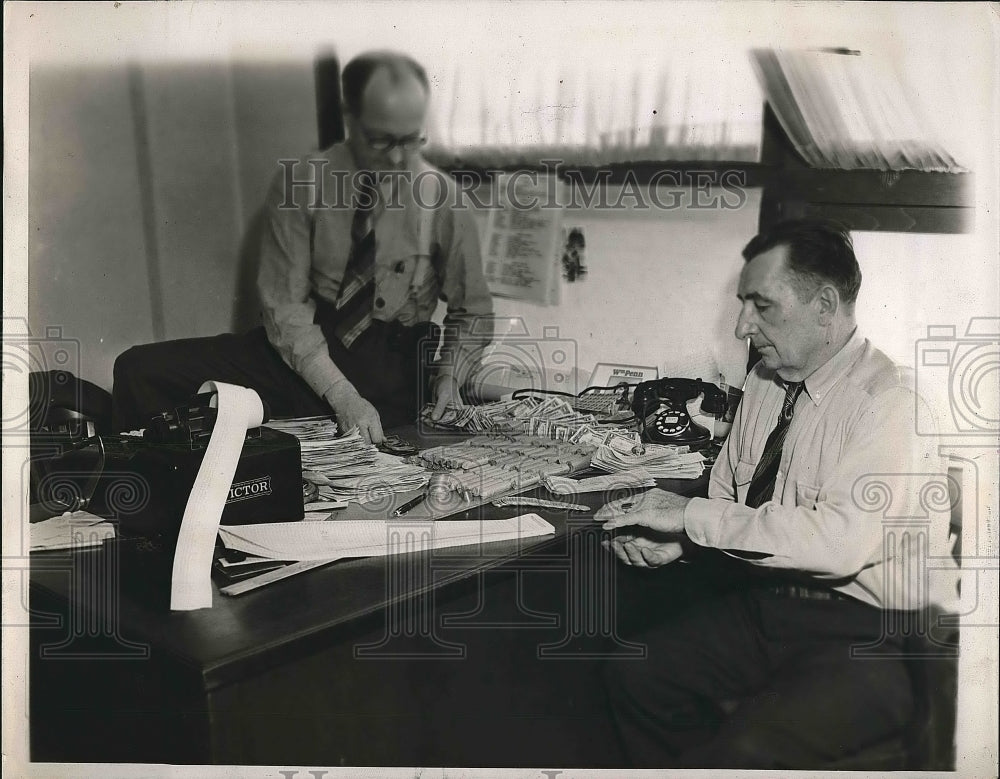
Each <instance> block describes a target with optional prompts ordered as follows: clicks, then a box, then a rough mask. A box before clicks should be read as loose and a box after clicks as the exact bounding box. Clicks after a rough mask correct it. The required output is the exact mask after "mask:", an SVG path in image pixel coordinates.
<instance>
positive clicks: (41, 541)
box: [30, 511, 115, 552]
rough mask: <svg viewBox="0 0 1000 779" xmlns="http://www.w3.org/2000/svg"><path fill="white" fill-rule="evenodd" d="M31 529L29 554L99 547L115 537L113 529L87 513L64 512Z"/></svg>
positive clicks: (32, 526) (36, 524) (38, 523)
mask: <svg viewBox="0 0 1000 779" xmlns="http://www.w3.org/2000/svg"><path fill="white" fill-rule="evenodd" d="M30 528H31V530H30V533H31V551H32V552H40V551H43V550H46V549H80V548H83V547H87V546H100V545H101V544H102V543H104V541H105V540H107V539H109V538H114V537H115V528H114V525H112V524H111V523H110V522H106V521H105V520H104V519H102V518H101V517H98V516H95V515H94V514H91V513H89V512H87V511H74V512H66V513H65V514H61V515H60V516H58V517H52V518H51V519H46V520H44V521H43V522H35V523H34V524H32V525H30Z"/></svg>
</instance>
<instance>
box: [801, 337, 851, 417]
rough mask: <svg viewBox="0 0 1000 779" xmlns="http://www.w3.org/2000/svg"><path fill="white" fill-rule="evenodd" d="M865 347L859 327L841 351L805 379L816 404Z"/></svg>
mask: <svg viewBox="0 0 1000 779" xmlns="http://www.w3.org/2000/svg"><path fill="white" fill-rule="evenodd" d="M864 347H865V339H864V338H862V337H861V336H860V335H859V334H858V329H857V328H854V332H853V333H852V334H851V337H850V338H849V339H848V341H847V343H846V344H844V345H843V346H842V347H841V348H840V351H839V352H837V353H836V354H835V355H833V357H831V358H830V359H829V360H827V361H826V362H825V363H823V364H822V365H821V366H819V367H818V368H817V369H816V370H815V371H813V372H812V373H811V374H810V375H809V376H808V377H807V378H806V379H805V385H806V387H805V391H806V394H807V395H809V399H810V400H812V402H813V403H814V404H815V405H817V406H818V405H819V404H820V403H821V402H822V400H823V398H824V397H826V394H827V393H828V392H829V391H830V390H831V389H832V388H833V385H834V384H836V383H837V381H838V380H839V379H840V378H841V377H842V376H843V375H844V374H845V373H846V372H847V370H848V369H849V368H850V367H851V366H852V365H853V364H854V362H855V361H856V360H857V358H858V355H859V354H860V353H861V350H862V349H864Z"/></svg>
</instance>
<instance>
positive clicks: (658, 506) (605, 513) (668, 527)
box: [594, 489, 689, 568]
mask: <svg viewBox="0 0 1000 779" xmlns="http://www.w3.org/2000/svg"><path fill="white" fill-rule="evenodd" d="M688 500H689V498H682V497H681V496H680V495H676V494H674V493H672V492H666V491H665V490H660V489H652V490H649V491H648V492H644V493H643V494H641V495H637V496H636V497H634V498H623V499H622V500H616V501H612V502H611V503H607V504H605V505H604V506H602V507H601V508H600V509H598V511H597V513H596V514H595V515H594V519H595V520H597V521H598V522H603V523H604V525H603V527H604V529H605V530H614V529H615V528H620V527H629V526H640V527H642V528H649V531H651V532H646V533H644V532H643V531H642V530H639V531H638V532H636V533H623V534H619V535H617V536H615V537H614V538H612V539H610V540H607V541H604V542H603V544H604V547H605V548H606V549H610V550H611V551H612V552H614V553H615V557H617V558H618V559H619V560H621V561H622V562H623V563H625V564H626V565H632V566H635V567H636V568H657V567H659V566H661V565H666V564H667V563H672V562H673V561H674V560H677V559H678V558H679V557H680V556H681V555H682V554H684V550H683V549H682V547H681V544H680V542H679V541H673V540H669V539H665V538H657V537H656V536H657V535H658V534H661V533H672V534H674V535H676V534H678V533H682V532H684V507H685V506H686V505H687V503H688Z"/></svg>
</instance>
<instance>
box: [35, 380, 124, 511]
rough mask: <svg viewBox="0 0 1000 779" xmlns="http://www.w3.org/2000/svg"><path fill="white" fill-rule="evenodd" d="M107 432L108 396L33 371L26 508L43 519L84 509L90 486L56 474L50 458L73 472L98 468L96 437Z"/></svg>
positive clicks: (82, 382) (88, 386) (87, 386)
mask: <svg viewBox="0 0 1000 779" xmlns="http://www.w3.org/2000/svg"><path fill="white" fill-rule="evenodd" d="M110 426H111V395H110V394H109V393H108V392H106V391H105V390H103V389H101V388H100V387H98V386H97V385H96V384H92V383H91V382H89V381H85V380H83V379H78V378H77V377H76V376H74V375H73V374H72V373H70V372H69V371H61V370H53V371H35V372H33V373H30V374H29V375H28V429H29V431H30V434H31V470H30V478H29V503H31V504H32V505H36V506H37V507H38V511H37V512H36V515H37V516H36V515H33V519H45V518H47V517H51V516H55V515H56V514H61V513H62V512H63V511H74V510H77V509H83V508H86V506H87V503H88V502H89V499H90V497H91V496H92V495H93V491H94V490H93V487H94V485H93V484H88V483H87V481H86V480H83V481H81V482H73V481H68V480H66V479H62V478H60V477H59V475H58V474H57V473H54V471H53V468H52V467H51V466H52V462H51V461H52V460H53V458H59V457H65V458H67V463H64V466H63V467H65V465H66V464H71V465H72V467H73V468H74V469H75V470H81V471H84V472H93V471H94V470H95V469H98V470H99V469H100V468H101V465H102V463H101V459H102V455H101V453H100V451H99V447H98V446H96V445H94V446H91V444H92V443H93V442H94V437H95V436H96V435H99V434H103V433H107V432H108V431H109V430H110Z"/></svg>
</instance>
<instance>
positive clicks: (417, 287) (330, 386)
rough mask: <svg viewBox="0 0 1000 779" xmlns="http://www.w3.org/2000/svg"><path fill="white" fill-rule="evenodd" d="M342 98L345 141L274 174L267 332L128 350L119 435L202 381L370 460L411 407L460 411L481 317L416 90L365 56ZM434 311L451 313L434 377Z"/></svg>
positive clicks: (471, 247) (267, 211) (476, 259)
mask: <svg viewBox="0 0 1000 779" xmlns="http://www.w3.org/2000/svg"><path fill="white" fill-rule="evenodd" d="M342 82H343V97H344V113H345V123H346V127H347V140H346V141H344V142H343V143H339V144H335V145H333V146H331V147H329V148H327V149H325V150H323V151H320V152H313V153H310V154H307V155H303V156H302V157H299V158H297V159H295V160H290V159H288V160H281V161H280V163H279V170H278V171H277V172H276V175H275V177H274V179H273V182H272V185H271V187H270V190H269V192H268V195H267V200H266V203H265V207H264V231H263V239H262V245H261V251H260V268H259V273H258V278H257V288H258V292H259V295H260V300H261V304H262V310H263V327H260V328H256V329H254V330H252V331H250V332H249V333H246V334H243V335H230V334H225V335H219V336H212V337H208V338H194V339H186V340H180V341H169V342H163V343H159V344H150V345H146V346H138V347H133V348H132V349H129V350H128V351H127V352H125V353H124V354H122V355H121V356H120V357H119V358H118V360H117V361H116V363H115V382H114V393H113V394H114V401H115V402H114V425H115V428H116V429H118V430H128V429H135V428H138V427H142V426H143V425H144V424H145V423H146V422H147V421H148V419H149V417H150V416H151V415H153V414H155V413H158V412H160V411H163V410H166V409H169V408H172V407H173V406H175V405H177V404H179V403H183V402H184V401H185V400H186V399H187V398H188V397H189V396H190V395H191V394H193V393H195V392H197V390H198V388H199V386H200V385H201V383H202V382H203V381H205V380H207V379H215V380H219V381H226V382H231V383H234V384H240V385H243V386H248V387H252V388H254V389H255V390H257V392H258V393H259V394H260V395H261V397H262V398H263V399H264V400H265V401H266V402H267V403H268V405H269V406H270V408H271V411H272V414H274V415H276V416H277V415H283V416H307V415H314V414H324V413H326V414H328V413H330V412H331V411H332V412H333V413H334V414H335V415H336V417H337V420H338V423H339V424H340V426H341V429H343V430H348V429H351V428H354V427H357V428H358V430H359V431H360V433H361V435H362V436H363V437H364V438H365V439H366V440H368V441H371V442H372V443H376V444H377V443H380V442H381V441H382V440H383V439H384V430H385V428H389V427H393V426H398V425H402V424H407V423H412V422H413V421H414V420H415V419H416V416H417V413H418V404H419V403H420V401H421V400H430V401H431V402H433V403H434V406H435V408H434V415H435V416H436V417H439V416H440V415H441V413H443V411H444V409H445V408H446V407H447V406H448V405H450V404H457V403H460V402H461V399H460V395H459V387H460V386H461V385H462V383H463V381H464V380H465V378H466V377H467V376H468V373H469V371H470V370H472V368H473V367H474V365H475V364H476V362H477V360H478V357H479V355H480V354H481V352H482V349H483V347H484V346H485V345H486V343H487V342H488V340H489V337H490V335H491V333H489V332H487V330H488V327H483V325H488V322H489V321H490V320H489V316H490V315H491V314H492V301H491V298H490V294H489V290H488V288H487V286H486V282H485V279H484V277H483V272H482V260H481V251H480V243H479V235H478V232H477V229H476V226H475V223H474V221H473V217H472V212H471V210H470V209H468V208H467V207H465V203H464V201H463V200H462V198H461V197H460V193H459V192H458V188H457V186H456V184H455V182H454V181H453V180H452V179H450V178H449V177H448V176H446V175H445V174H444V173H443V172H441V171H439V170H437V169H436V168H434V167H432V166H431V165H429V164H428V163H427V162H426V161H425V160H424V159H423V157H422V156H421V153H420V151H421V149H422V147H423V145H424V143H425V141H426V139H425V135H424V130H425V121H426V116H427V104H428V98H429V84H428V79H427V75H426V73H425V71H424V69H423V68H422V67H421V66H420V64H419V63H417V62H415V61H414V60H412V59H411V58H409V57H407V56H405V55H401V54H396V53H393V52H372V53H367V54H362V55H360V56H358V57H356V58H354V59H353V60H351V61H350V62H349V63H348V64H347V65H346V66H345V67H344V71H343V74H342ZM438 300H443V301H446V303H447V307H448V308H447V313H446V315H445V317H444V325H445V327H444V338H443V341H440V354H439V357H438V358H437V359H436V360H434V361H433V362H432V359H433V357H434V354H435V352H436V351H437V345H438V343H439V339H440V336H441V333H440V330H439V328H438V327H437V326H436V325H434V324H433V323H432V322H431V318H432V316H433V315H434V311H435V309H436V307H437V303H438ZM479 317H484V319H482V320H481V324H479V325H476V326H475V327H474V326H473V325H474V323H475V321H476V319H477V318H479Z"/></svg>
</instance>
